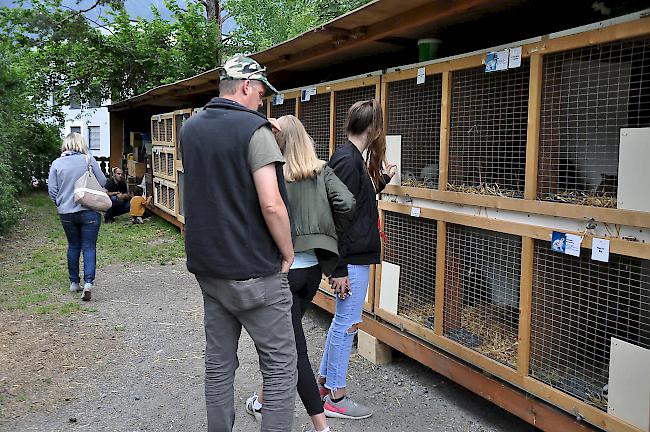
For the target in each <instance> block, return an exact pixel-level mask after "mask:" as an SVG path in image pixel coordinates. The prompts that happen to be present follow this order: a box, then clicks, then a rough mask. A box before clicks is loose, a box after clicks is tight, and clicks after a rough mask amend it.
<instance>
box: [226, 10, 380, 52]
mask: <svg viewBox="0 0 650 432" xmlns="http://www.w3.org/2000/svg"><path fill="white" fill-rule="evenodd" d="M366 3H368V0H268V1H264V2H261V1H256V0H225V1H224V9H225V10H226V11H228V13H229V14H230V16H231V17H232V18H233V19H234V20H235V22H236V23H237V28H236V29H235V30H233V31H232V32H231V33H230V34H228V35H227V37H226V38H225V40H226V41H227V46H226V49H227V51H229V52H230V53H234V52H248V53H251V52H257V51H261V50H264V49H266V48H269V47H271V46H273V45H276V44H279V43H281V42H284V41H286V40H288V39H291V38H293V37H295V36H297V35H299V34H301V33H303V32H305V31H307V30H309V29H310V28H312V27H316V26H318V25H319V24H322V23H324V22H327V21H329V20H331V19H334V18H336V17H337V16H339V15H342V14H344V13H346V12H349V11H351V10H353V9H356V8H357V7H359V6H362V5H364V4H366Z"/></svg>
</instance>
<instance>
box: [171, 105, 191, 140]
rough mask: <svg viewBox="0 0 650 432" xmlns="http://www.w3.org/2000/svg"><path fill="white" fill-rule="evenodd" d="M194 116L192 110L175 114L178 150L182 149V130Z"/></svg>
mask: <svg viewBox="0 0 650 432" xmlns="http://www.w3.org/2000/svg"><path fill="white" fill-rule="evenodd" d="M191 116H192V110H191V109H187V110H180V111H176V113H175V114H174V128H175V134H174V136H175V138H176V148H179V147H180V140H181V133H180V132H181V128H182V127H183V126H184V125H185V123H186V122H187V120H188V119H189V118H190V117H191Z"/></svg>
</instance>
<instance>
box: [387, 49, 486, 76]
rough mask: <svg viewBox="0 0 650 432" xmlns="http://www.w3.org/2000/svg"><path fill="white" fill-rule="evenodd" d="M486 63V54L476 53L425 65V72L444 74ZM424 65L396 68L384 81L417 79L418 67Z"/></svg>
mask: <svg viewBox="0 0 650 432" xmlns="http://www.w3.org/2000/svg"><path fill="white" fill-rule="evenodd" d="M484 63H485V54H475V55H470V56H467V57H461V58H457V59H453V60H447V61H441V62H438V63H433V64H428V65H424V71H425V72H424V73H425V75H427V76H430V75H436V74H442V73H445V72H451V71H455V70H461V69H468V68H473V67H479V66H482V65H483V64H484ZM420 67H423V66H419V65H414V66H410V67H409V68H407V69H400V70H395V71H393V72H389V73H387V74H385V75H383V76H382V81H386V82H394V81H402V80H406V79H415V78H416V77H417V75H418V69H419V68H420Z"/></svg>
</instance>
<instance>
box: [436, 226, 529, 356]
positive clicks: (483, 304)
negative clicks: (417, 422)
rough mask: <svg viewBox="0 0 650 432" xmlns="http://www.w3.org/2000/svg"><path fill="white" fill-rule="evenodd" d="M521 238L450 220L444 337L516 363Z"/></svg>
mask: <svg viewBox="0 0 650 432" xmlns="http://www.w3.org/2000/svg"><path fill="white" fill-rule="evenodd" d="M521 245H522V241H521V237H519V236H514V235H511V234H504V233H499V232H494V231H487V230H483V229H478V228H472V227H467V226H463V225H456V224H447V245H446V248H445V277H444V280H445V282H444V283H445V300H444V308H443V310H444V312H443V334H444V336H445V337H447V338H449V339H451V340H453V341H455V342H458V343H460V344H461V345H464V346H466V347H468V348H471V349H473V350H474V351H478V352H479V353H481V354H483V355H485V356H486V357H489V358H491V359H493V360H496V361H498V362H500V363H503V364H505V365H507V366H509V367H511V368H516V367H517V345H518V327H519V287H520V273H521Z"/></svg>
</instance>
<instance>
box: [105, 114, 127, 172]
mask: <svg viewBox="0 0 650 432" xmlns="http://www.w3.org/2000/svg"><path fill="white" fill-rule="evenodd" d="M109 121H110V131H111V133H110V143H111V151H110V166H109V167H108V168H109V170H110V168H112V167H114V166H118V165H119V164H120V161H121V160H122V153H123V152H124V148H123V147H124V138H125V137H124V120H123V118H122V115H121V114H120V113H117V112H111V113H110V115H109Z"/></svg>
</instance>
